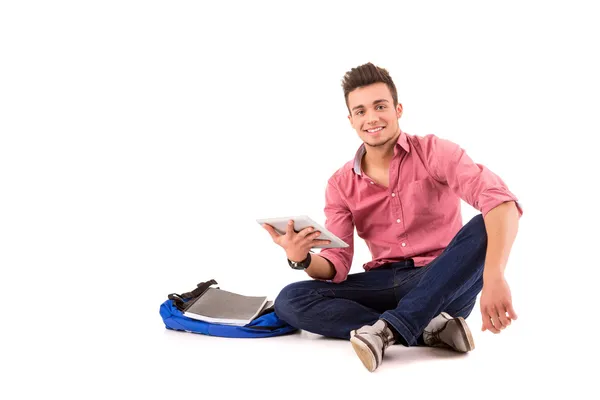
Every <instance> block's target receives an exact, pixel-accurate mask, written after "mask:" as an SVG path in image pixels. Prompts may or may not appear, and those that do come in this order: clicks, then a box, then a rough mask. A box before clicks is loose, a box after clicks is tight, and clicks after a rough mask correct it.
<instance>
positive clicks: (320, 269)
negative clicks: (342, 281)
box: [306, 254, 335, 280]
mask: <svg viewBox="0 0 600 400" xmlns="http://www.w3.org/2000/svg"><path fill="white" fill-rule="evenodd" d="M306 273H307V274H308V275H309V276H310V277H311V278H315V279H325V280H327V279H333V277H334V276H335V268H334V267H333V265H332V264H331V263H330V262H329V260H327V259H326V258H324V257H321V256H319V255H316V254H311V261H310V265H309V266H308V268H307V269H306Z"/></svg>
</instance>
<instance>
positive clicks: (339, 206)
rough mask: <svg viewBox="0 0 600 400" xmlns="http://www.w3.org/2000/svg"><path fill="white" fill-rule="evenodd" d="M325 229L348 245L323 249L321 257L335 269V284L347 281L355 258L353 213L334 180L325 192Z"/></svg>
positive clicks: (329, 182) (331, 180) (329, 183)
mask: <svg viewBox="0 0 600 400" xmlns="http://www.w3.org/2000/svg"><path fill="white" fill-rule="evenodd" d="M325 218H326V219H325V228H326V229H327V230H328V231H330V232H331V233H333V234H334V235H336V236H337V237H339V238H340V239H342V240H343V241H344V242H346V243H348V247H344V248H332V249H322V250H321V252H320V253H319V255H320V256H321V257H323V258H325V259H327V260H329V262H331V264H333V267H334V268H335V276H334V277H333V279H332V280H331V281H332V282H333V283H340V282H343V281H345V280H346V278H347V277H348V273H349V272H350V267H351V266H352V257H353V256H354V220H353V219H352V212H351V211H350V209H349V208H348V206H347V204H346V202H345V201H344V199H343V198H342V195H341V194H340V191H339V189H338V187H337V186H336V184H335V182H334V180H333V178H331V179H330V180H329V181H328V182H327V189H326V190H325Z"/></svg>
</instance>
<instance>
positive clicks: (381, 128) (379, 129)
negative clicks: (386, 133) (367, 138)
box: [366, 126, 384, 133]
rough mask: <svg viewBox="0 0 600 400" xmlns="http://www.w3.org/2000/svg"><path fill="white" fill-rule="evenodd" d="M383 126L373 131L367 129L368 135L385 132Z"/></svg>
mask: <svg viewBox="0 0 600 400" xmlns="http://www.w3.org/2000/svg"><path fill="white" fill-rule="evenodd" d="M383 128H384V127H383V126H380V127H377V128H373V129H367V130H366V132H368V133H377V132H380V131H381V130H383Z"/></svg>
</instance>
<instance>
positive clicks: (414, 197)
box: [402, 178, 443, 218]
mask: <svg viewBox="0 0 600 400" xmlns="http://www.w3.org/2000/svg"><path fill="white" fill-rule="evenodd" d="M403 192H404V193H403V196H402V203H403V208H404V210H405V212H407V213H408V214H405V217H406V218H409V217H411V216H424V215H426V216H430V217H433V216H435V215H436V214H438V213H440V214H441V213H442V211H443V210H441V208H442V207H441V205H442V204H441V201H440V200H441V197H442V192H441V191H440V189H439V188H438V187H437V185H436V184H435V183H434V182H433V181H432V180H431V179H430V178H425V179H420V180H417V181H413V182H411V183H409V184H408V185H407V186H406V188H405V189H404V190H403Z"/></svg>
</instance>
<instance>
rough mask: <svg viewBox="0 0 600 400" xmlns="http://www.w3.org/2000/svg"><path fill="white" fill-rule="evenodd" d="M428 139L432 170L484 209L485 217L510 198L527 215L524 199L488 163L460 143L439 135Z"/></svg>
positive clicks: (480, 208)
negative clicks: (521, 200)
mask: <svg viewBox="0 0 600 400" xmlns="http://www.w3.org/2000/svg"><path fill="white" fill-rule="evenodd" d="M425 139H426V140H425V141H424V148H423V152H424V156H425V158H426V159H427V160H426V162H428V163H429V165H430V166H432V173H433V174H434V175H435V177H436V179H438V180H439V181H440V182H442V183H445V184H447V185H448V186H450V188H451V189H452V191H453V192H454V193H456V194H457V195H458V196H460V198H461V199H463V200H464V201H465V202H467V203H469V204H470V205H471V206H473V207H474V208H476V209H477V210H479V211H481V213H482V214H483V216H484V217H485V216H486V215H487V213H488V212H490V210H492V209H493V208H495V207H497V206H499V205H500V204H502V203H504V202H507V201H514V202H515V204H516V205H517V209H518V210H519V218H520V217H521V216H522V215H523V209H522V206H521V203H520V202H519V200H518V199H517V197H516V196H515V195H514V194H513V193H512V192H511V191H510V190H509V189H508V187H507V186H506V184H505V183H504V181H503V180H502V179H501V178H500V177H499V176H498V175H496V174H494V173H493V172H492V171H490V170H489V169H488V168H487V167H485V166H484V165H481V164H478V163H475V162H474V161H473V160H472V159H471V158H470V157H469V155H467V153H466V151H465V150H464V149H462V148H461V147H460V146H459V145H458V144H456V143H453V142H451V141H449V140H446V139H441V138H439V137H437V136H435V135H428V136H426V138H425Z"/></svg>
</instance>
